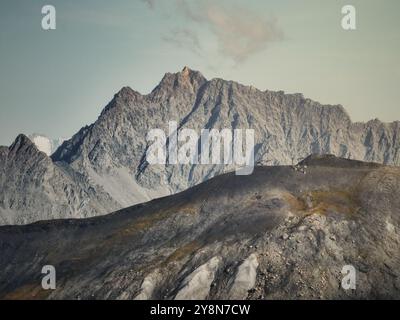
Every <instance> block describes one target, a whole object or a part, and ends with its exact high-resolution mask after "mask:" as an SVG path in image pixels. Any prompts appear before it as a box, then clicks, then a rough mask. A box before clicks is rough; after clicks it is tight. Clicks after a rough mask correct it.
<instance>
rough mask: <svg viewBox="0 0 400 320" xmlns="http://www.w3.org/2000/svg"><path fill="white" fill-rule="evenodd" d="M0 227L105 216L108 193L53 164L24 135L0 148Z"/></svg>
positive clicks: (109, 203) (108, 200)
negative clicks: (95, 215) (68, 218)
mask: <svg viewBox="0 0 400 320" xmlns="http://www.w3.org/2000/svg"><path fill="white" fill-rule="evenodd" d="M0 163H1V166H0V170H1V171H0V190H1V193H0V208H1V215H0V224H25V223H29V222H32V221H36V220H46V219H56V218H61V217H71V218H80V217H83V216H91V215H93V214H99V213H101V212H102V213H106V212H107V211H108V212H110V210H111V209H112V208H113V207H115V206H116V203H114V202H113V199H111V198H110V197H109V196H108V194H106V193H105V192H104V191H102V190H101V189H100V188H97V189H95V188H93V187H92V186H91V185H90V184H89V182H88V181H87V180H86V179H85V178H84V177H83V176H81V175H78V174H77V173H74V172H72V171H70V170H69V169H68V168H67V167H65V168H63V167H61V166H56V165H54V163H53V161H52V160H51V159H50V158H49V157H48V156H47V155H46V154H45V153H44V152H41V151H39V150H38V149H37V147H36V146H35V145H34V144H33V143H32V142H31V140H29V139H28V138H27V137H26V136H24V135H19V136H18V137H17V139H16V140H15V142H14V143H13V144H12V145H11V146H10V147H9V148H6V147H2V148H1V149H0Z"/></svg>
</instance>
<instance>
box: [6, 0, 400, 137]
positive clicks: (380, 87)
mask: <svg viewBox="0 0 400 320" xmlns="http://www.w3.org/2000/svg"><path fill="white" fill-rule="evenodd" d="M47 4H51V5H53V6H54V7H55V9H56V29H55V30H43V29H42V26H41V21H42V18H43V16H44V15H43V14H42V13H41V9H42V7H43V6H44V5H47ZM344 5H353V6H354V7H355V9H356V30H344V29H343V28H342V26H341V20H342V17H343V14H342V13H341V9H342V7H343V6H344ZM399 30H400V1H398V0H382V1H375V0H347V1H342V0H330V1H321V0H303V1H300V0H279V1H272V0H220V1H218V0H214V1H211V0H129V1H128V0H119V1H118V0H115V1H106V0H79V1H78V0H70V1H60V0H46V1H40V0H24V1H22V0H2V1H1V2H0V145H9V144H11V143H12V141H13V140H14V139H15V137H16V136H17V135H18V134H19V133H25V134H31V133H42V134H46V135H48V136H50V137H53V138H58V137H70V136H72V135H73V134H74V133H76V132H77V131H78V130H79V129H80V128H81V127H82V126H84V125H87V124H90V123H92V122H94V121H95V120H96V119H97V117H98V115H99V114H100V112H101V110H102V109H103V108H104V106H105V105H106V104H107V103H108V102H109V101H110V100H111V99H112V97H113V95H114V94H115V93H116V92H118V91H119V89H120V88H122V87H123V86H130V87H131V88H133V89H135V90H137V91H139V92H141V93H143V94H146V93H149V92H150V91H151V90H152V89H153V88H154V87H155V86H156V85H157V84H158V82H159V81H160V80H161V78H162V77H163V75H164V74H165V73H166V72H178V71H180V70H182V68H183V67H184V66H188V67H190V68H191V69H194V70H199V71H200V72H201V73H202V74H203V75H204V76H205V77H206V78H208V79H212V78H215V77H217V78H223V79H227V80H234V81H237V82H240V83H242V84H246V85H253V86H254V87H257V88H259V89H260V90H266V89H268V90H283V91H285V92H287V93H297V92H301V93H303V94H304V96H305V97H307V98H311V99H313V100H316V101H319V102H321V103H324V104H341V105H343V106H344V107H345V109H346V110H347V112H348V113H349V115H350V117H351V118H352V120H353V121H368V120H369V119H374V118H379V119H380V120H382V121H385V122H390V121H394V120H400V103H399V101H400V90H399V83H400V62H399V56H400V54H399V51H400V32H399Z"/></svg>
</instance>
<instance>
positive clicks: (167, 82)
mask: <svg viewBox="0 0 400 320" xmlns="http://www.w3.org/2000/svg"><path fill="white" fill-rule="evenodd" d="M205 82H207V79H206V78H205V77H204V76H203V75H202V74H201V73H200V72H199V71H195V70H192V69H190V68H189V67H187V66H185V67H184V68H183V69H182V71H180V72H176V73H170V72H167V73H166V74H165V75H164V77H163V78H162V79H161V81H160V83H159V84H158V86H157V87H156V88H154V90H153V91H152V93H157V92H159V91H160V90H161V91H175V90H177V89H179V88H181V89H189V90H190V91H191V92H195V91H196V90H198V89H199V88H200V87H201V86H202V85H203V84H204V83H205Z"/></svg>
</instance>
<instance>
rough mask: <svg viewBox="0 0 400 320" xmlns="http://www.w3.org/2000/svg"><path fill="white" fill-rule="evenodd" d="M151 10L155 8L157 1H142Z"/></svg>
mask: <svg viewBox="0 0 400 320" xmlns="http://www.w3.org/2000/svg"><path fill="white" fill-rule="evenodd" d="M142 2H144V3H145V4H147V6H148V7H149V8H150V9H154V8H155V4H156V0H142Z"/></svg>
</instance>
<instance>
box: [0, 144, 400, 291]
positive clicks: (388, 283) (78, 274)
mask: <svg viewBox="0 0 400 320" xmlns="http://www.w3.org/2000/svg"><path fill="white" fill-rule="evenodd" d="M0 152H1V150H0ZM299 165H300V166H307V173H306V174H303V173H301V172H299V171H296V170H294V168H293V167H292V166H271V167H257V168H256V169H255V172H254V174H253V175H251V176H235V175H234V174H233V173H228V174H223V175H220V176H218V177H215V178H213V179H210V180H208V181H206V182H204V183H202V184H199V185H197V186H195V187H192V188H190V189H188V190H186V191H184V192H182V193H178V194H175V195H172V196H168V197H164V198H161V199H156V200H153V201H150V202H147V203H144V204H139V205H136V206H133V207H130V208H126V209H123V210H121V211H118V212H115V213H113V214H109V215H105V216H101V217H95V218H88V219H68V220H52V221H46V222H37V223H34V224H31V225H26V226H3V227H0V270H1V271H2V272H1V273H0V298H1V299H18V298H27V299H131V298H134V297H137V296H138V295H139V297H142V298H148V299H174V298H175V297H176V296H177V295H179V292H181V290H182V288H185V287H187V286H189V288H190V292H192V293H193V292H200V293H201V297H204V298H205V299H228V298H230V297H232V296H231V293H232V287H233V285H235V283H236V285H237V284H241V285H240V290H238V292H240V297H241V298H246V299H376V298H379V299H386V298H387V299H399V298H400V282H399V279H400V250H399V244H400V232H399V228H400V212H399V208H400V194H399V193H400V168H398V167H394V166H383V165H378V164H373V163H365V162H358V161H353V160H347V159H340V158H336V157H334V156H312V157H308V158H307V159H306V160H304V161H303V162H302V163H300V164H299ZM214 257H218V259H220V262H219V263H218V266H216V265H215V264H213V265H214V266H215V268H214V267H213V268H211V269H212V272H208V271H207V272H204V270H211V269H208V267H207V268H206V267H204V266H208V264H209V263H210V261H212V259H213V258H214ZM249 257H257V261H256V262H257V263H254V259H253V258H251V259H250V260H249ZM47 264H51V265H54V266H55V268H56V271H57V289H56V290H54V291H51V290H47V291H44V290H42V289H41V286H40V285H41V278H42V274H41V268H42V266H43V265H47ZM345 265H353V266H354V268H355V269H356V279H357V280H356V290H344V289H343V288H342V287H341V281H342V278H343V276H344V275H342V273H341V270H342V268H343V266H345ZM256 266H257V267H256ZM254 273H255V274H256V277H255V280H254ZM160 275H161V276H160ZM211 279H213V280H212V281H211ZM197 280H199V281H197ZM200 280H201V281H200ZM239 280H240V281H239ZM210 281H211V282H210ZM208 286H209V290H208V288H207V287H208ZM247 288H248V291H247V293H246V292H245V289H247ZM196 289H198V291H196ZM207 291H208V293H207ZM140 295H141V296H140Z"/></svg>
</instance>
